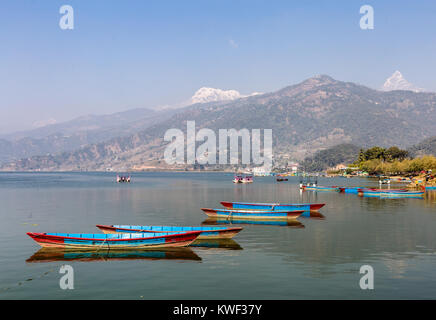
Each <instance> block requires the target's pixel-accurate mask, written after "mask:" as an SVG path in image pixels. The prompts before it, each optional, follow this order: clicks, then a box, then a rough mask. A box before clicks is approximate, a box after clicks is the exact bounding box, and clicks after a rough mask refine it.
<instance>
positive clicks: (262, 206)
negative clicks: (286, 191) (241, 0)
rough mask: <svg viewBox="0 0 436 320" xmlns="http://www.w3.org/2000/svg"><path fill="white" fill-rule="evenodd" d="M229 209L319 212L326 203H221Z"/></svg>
mask: <svg viewBox="0 0 436 320" xmlns="http://www.w3.org/2000/svg"><path fill="white" fill-rule="evenodd" d="M221 204H222V205H223V206H224V207H225V208H228V209H249V210H271V211H300V210H303V211H318V210H319V209H321V208H322V207H323V206H324V205H325V204H324V203H289V204H280V203H255V202H228V201H221Z"/></svg>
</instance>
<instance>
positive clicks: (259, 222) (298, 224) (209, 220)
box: [202, 217, 304, 228]
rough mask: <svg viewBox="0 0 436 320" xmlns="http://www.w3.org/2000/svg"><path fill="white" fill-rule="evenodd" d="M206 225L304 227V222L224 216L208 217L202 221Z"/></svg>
mask: <svg viewBox="0 0 436 320" xmlns="http://www.w3.org/2000/svg"><path fill="white" fill-rule="evenodd" d="M202 224H204V225H218V224H251V225H268V226H284V227H292V228H304V224H302V223H301V222H300V221H298V220H295V219H292V220H290V219H284V220H273V219H271V220H267V219H262V220H241V219H234V218H231V217H230V218H229V219H224V218H207V219H206V220H204V221H203V222H202Z"/></svg>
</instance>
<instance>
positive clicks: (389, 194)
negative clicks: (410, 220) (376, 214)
mask: <svg viewBox="0 0 436 320" xmlns="http://www.w3.org/2000/svg"><path fill="white" fill-rule="evenodd" d="M359 195H360V196H365V197H382V198H418V197H423V196H424V191H392V190H361V191H359Z"/></svg>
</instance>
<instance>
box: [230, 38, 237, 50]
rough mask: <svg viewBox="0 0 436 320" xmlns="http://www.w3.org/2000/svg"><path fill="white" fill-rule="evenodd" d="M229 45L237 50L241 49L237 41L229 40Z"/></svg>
mask: <svg viewBox="0 0 436 320" xmlns="http://www.w3.org/2000/svg"><path fill="white" fill-rule="evenodd" d="M229 44H230V46H232V47H233V48H237V47H239V45H238V44H237V43H236V41H235V40H233V39H230V40H229Z"/></svg>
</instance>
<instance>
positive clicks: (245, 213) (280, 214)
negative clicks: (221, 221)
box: [201, 208, 304, 220]
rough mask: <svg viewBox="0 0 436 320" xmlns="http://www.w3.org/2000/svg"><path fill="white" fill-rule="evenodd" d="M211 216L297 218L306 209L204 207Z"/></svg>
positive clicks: (205, 211)
mask: <svg viewBox="0 0 436 320" xmlns="http://www.w3.org/2000/svg"><path fill="white" fill-rule="evenodd" d="M201 210H203V211H204V213H206V214H207V215H208V216H209V217H221V218H227V219H229V218H242V219H261V220H262V219H296V218H298V217H299V216H300V215H301V214H302V213H303V212H304V210H296V211H272V210H244V209H209V208H202V209H201Z"/></svg>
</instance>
